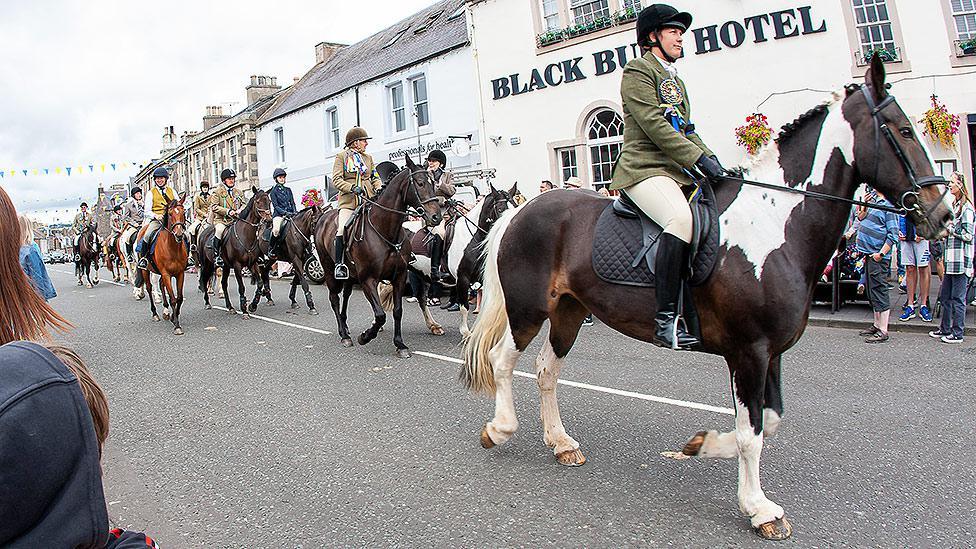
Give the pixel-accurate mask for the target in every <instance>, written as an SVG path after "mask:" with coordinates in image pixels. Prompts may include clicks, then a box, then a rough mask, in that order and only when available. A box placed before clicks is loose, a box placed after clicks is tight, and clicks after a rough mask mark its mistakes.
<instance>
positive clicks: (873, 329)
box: [857, 324, 878, 337]
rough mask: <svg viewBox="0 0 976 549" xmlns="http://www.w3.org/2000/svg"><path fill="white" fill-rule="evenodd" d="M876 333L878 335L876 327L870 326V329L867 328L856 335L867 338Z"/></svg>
mask: <svg viewBox="0 0 976 549" xmlns="http://www.w3.org/2000/svg"><path fill="white" fill-rule="evenodd" d="M876 333H878V327H877V326H875V325H873V324H872V325H871V327H870V328H868V329H867V330H861V331H860V332H858V333H857V335H859V336H861V337H867V336H873V335H874V334H876Z"/></svg>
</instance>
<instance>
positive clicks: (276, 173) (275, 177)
mask: <svg viewBox="0 0 976 549" xmlns="http://www.w3.org/2000/svg"><path fill="white" fill-rule="evenodd" d="M282 175H284V176H286V177H287V176H288V174H287V173H285V170H284V169H282V168H275V171H274V173H273V174H271V179H272V180H274V182H275V183H277V182H278V177H279V176H282Z"/></svg>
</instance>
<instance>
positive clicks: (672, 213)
mask: <svg viewBox="0 0 976 549" xmlns="http://www.w3.org/2000/svg"><path fill="white" fill-rule="evenodd" d="M623 192H625V193H627V196H628V197H630V199H631V200H633V201H634V204H637V207H639V208H640V209H641V211H642V212H644V213H645V214H647V217H650V218H651V219H652V220H653V221H654V222H655V223H657V224H658V225H660V226H661V228H662V229H664V232H666V233H669V234H672V235H674V236H676V237H678V238H680V239H681V240H682V242H684V243H686V244H687V243H690V242H691V235H692V225H693V221H692V217H691V207H689V206H688V200H686V199H685V195H684V193H682V192H681V187H680V186H679V185H678V183H677V182H675V180H673V179H671V178H670V177H666V176H663V175H658V176H654V177H652V178H650V179H645V180H644V181H641V182H640V183H637V184H636V185H632V186H630V187H627V188H626V189H623Z"/></svg>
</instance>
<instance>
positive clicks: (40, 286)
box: [20, 215, 58, 301]
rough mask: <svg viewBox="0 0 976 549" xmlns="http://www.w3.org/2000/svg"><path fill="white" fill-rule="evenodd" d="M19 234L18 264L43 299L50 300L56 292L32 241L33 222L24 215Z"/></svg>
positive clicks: (55, 295)
mask: <svg viewBox="0 0 976 549" xmlns="http://www.w3.org/2000/svg"><path fill="white" fill-rule="evenodd" d="M20 236H21V241H20V266H21V267H23V269H24V272H25V273H27V276H28V277H29V278H30V281H31V284H32V285H33V286H34V289H35V290H37V293H39V294H41V297H43V298H44V301H50V300H51V299H54V298H55V297H57V295H58V293H57V292H56V291H55V290H54V284H51V278H50V277H49V276H48V275H47V267H45V266H44V260H43V259H41V250H39V249H38V248H37V244H35V243H34V224H33V223H31V220H30V219H27V216H26V215H22V216H20Z"/></svg>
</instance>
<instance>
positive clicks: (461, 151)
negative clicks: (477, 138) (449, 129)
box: [451, 139, 471, 157]
mask: <svg viewBox="0 0 976 549" xmlns="http://www.w3.org/2000/svg"><path fill="white" fill-rule="evenodd" d="M451 152H452V153H454V156H460V157H464V156H468V153H470V152H471V146H470V145H469V144H468V140H467V139H455V140H454V142H453V143H451Z"/></svg>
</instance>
